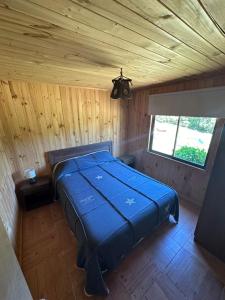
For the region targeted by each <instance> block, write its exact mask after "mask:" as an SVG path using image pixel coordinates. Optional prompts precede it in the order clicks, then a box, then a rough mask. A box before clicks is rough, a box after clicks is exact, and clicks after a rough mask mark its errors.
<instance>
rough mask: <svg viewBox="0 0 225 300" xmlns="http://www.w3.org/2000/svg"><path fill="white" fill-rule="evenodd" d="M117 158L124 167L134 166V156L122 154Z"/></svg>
mask: <svg viewBox="0 0 225 300" xmlns="http://www.w3.org/2000/svg"><path fill="white" fill-rule="evenodd" d="M117 158H118V159H119V160H121V161H122V162H123V163H124V164H125V165H127V166H129V167H132V168H134V164H135V156H134V155H130V154H124V155H121V156H119V157H117Z"/></svg>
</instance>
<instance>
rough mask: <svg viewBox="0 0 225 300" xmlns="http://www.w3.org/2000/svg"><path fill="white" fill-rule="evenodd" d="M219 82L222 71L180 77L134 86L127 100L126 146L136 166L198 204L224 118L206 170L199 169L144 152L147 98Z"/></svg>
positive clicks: (222, 80) (224, 80)
mask: <svg viewBox="0 0 225 300" xmlns="http://www.w3.org/2000/svg"><path fill="white" fill-rule="evenodd" d="M222 85H225V76H221V75H219V76H211V77H204V78H202V79H192V80H188V81H180V82H176V83H170V84H166V85H161V86H160V85H158V86H152V87H148V88H145V89H139V90H136V91H135V92H134V99H133V100H132V101H129V106H128V107H129V108H128V111H129V117H128V150H129V152H130V153H133V154H134V155H135V156H136V160H137V167H138V169H140V170H141V171H143V172H145V173H147V174H149V175H151V176H153V177H155V178H157V179H159V180H161V181H163V182H165V183H167V184H169V185H171V186H173V187H174V188H175V189H176V190H177V191H178V192H179V194H180V195H181V196H182V197H183V198H185V199H187V200H189V201H192V202H194V203H196V204H197V205H201V203H202V201H203V199H204V195H205V191H206V188H207V183H208V179H209V176H210V172H211V169H212V166H213V161H214V158H215V154H216V150H217V147H218V143H219V139H220V134H221V130H222V127H223V125H224V123H225V122H224V120H223V119H221V120H219V122H218V123H217V127H216V132H215V135H214V137H213V140H212V146H211V149H210V152H209V159H208V164H207V168H206V170H201V169H198V168H195V167H192V166H189V165H186V164H183V163H180V162H176V161H174V160H171V159H168V158H164V157H162V156H159V155H156V154H153V153H148V152H147V144H148V135H149V123H150V117H149V116H148V114H147V111H148V99H149V95H150V94H156V93H164V92H175V91H182V90H191V89H198V88H206V87H214V86H222ZM212 101H213V99H212Z"/></svg>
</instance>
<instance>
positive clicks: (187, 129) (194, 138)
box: [174, 117, 216, 166]
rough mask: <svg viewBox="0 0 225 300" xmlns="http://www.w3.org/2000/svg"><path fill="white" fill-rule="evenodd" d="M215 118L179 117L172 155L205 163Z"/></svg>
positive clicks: (193, 161) (202, 164) (201, 163)
mask: <svg viewBox="0 0 225 300" xmlns="http://www.w3.org/2000/svg"><path fill="white" fill-rule="evenodd" d="M215 122H216V119H215V118H198V117H180V123H179V128H178V134H177V141H176V146H175V152H174V157H177V158H180V159H183V160H186V161H189V162H192V163H195V164H199V165H201V166H204V165H205V161H206V157H207V153H208V150H209V145H210V142H211V139H212V134H213V130H214V126H215Z"/></svg>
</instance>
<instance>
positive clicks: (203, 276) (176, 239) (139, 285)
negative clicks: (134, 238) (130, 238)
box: [22, 202, 225, 300]
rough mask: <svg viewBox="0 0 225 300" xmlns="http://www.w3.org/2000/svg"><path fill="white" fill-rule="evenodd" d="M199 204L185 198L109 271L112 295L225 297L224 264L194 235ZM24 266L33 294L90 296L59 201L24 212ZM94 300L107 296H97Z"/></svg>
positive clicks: (115, 298)
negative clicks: (175, 216)
mask: <svg viewBox="0 0 225 300" xmlns="http://www.w3.org/2000/svg"><path fill="white" fill-rule="evenodd" d="M198 213H199V212H198V210H197V209H196V208H195V207H194V206H193V205H191V204H187V203H183V202H182V203H181V206H180V221H179V224H178V225H175V224H173V223H169V222H166V223H165V224H163V225H162V226H160V228H158V229H157V230H156V231H155V232H154V233H153V234H152V235H151V236H150V237H149V238H147V239H145V240H144V241H143V242H142V243H141V244H140V245H138V246H137V248H136V249H134V250H133V251H132V252H131V253H130V254H129V256H128V257H126V258H125V259H124V261H123V262H122V263H121V264H120V265H119V267H118V268H117V269H116V270H115V271H113V272H110V273H108V274H105V279H106V282H107V284H108V286H109V288H110V294H109V296H108V297H107V299H110V300H120V299H121V300H127V299H131V300H139V299H144V300H175V299H176V300H178V299H179V300H182V299H193V300H198V299H204V300H217V299H218V300H225V264H223V263H222V262H221V261H219V260H218V259H216V258H215V257H214V256H212V255H211V254H209V253H208V252H207V251H206V250H204V249H203V248H201V247H200V246H199V245H197V244H196V243H195V242H194V241H193V234H194V229H195V225H196V222H197V217H198ZM22 248H23V251H22V269H23V272H24V274H25V278H26V280H27V282H28V285H29V287H30V290H31V293H32V296H33V298H34V300H38V299H41V298H43V299H48V300H64V299H65V300H70V299H79V300H85V299H88V298H87V297H86V296H85V295H84V293H83V287H84V282H85V273H84V272H83V271H82V270H79V269H77V267H76V253H77V245H76V240H75V238H74V236H73V234H72V232H71V231H70V230H69V227H68V225H67V222H66V220H65V218H64V215H63V213H62V210H61V207H60V206H59V204H58V203H53V204H50V205H48V206H43V207H41V208H38V209H36V210H32V211H29V212H25V213H24V214H23V245H22ZM92 299H93V300H95V299H96V300H97V299H102V298H101V297H92Z"/></svg>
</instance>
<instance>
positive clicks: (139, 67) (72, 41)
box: [0, 0, 225, 88]
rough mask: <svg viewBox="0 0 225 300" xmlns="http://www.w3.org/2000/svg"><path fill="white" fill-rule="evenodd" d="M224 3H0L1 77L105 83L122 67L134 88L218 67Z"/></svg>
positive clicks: (222, 56) (224, 60) (223, 58)
mask: <svg viewBox="0 0 225 300" xmlns="http://www.w3.org/2000/svg"><path fill="white" fill-rule="evenodd" d="M211 2H212V1H211ZM220 7H221V9H220ZM223 7H224V4H223V0H216V1H213V2H212V3H207V1H198V0H190V1H178V0H176V1H172V0H170V1H166V0H160V1H158V0H151V1H148V0H139V1H138V3H137V1H135V0H132V1H130V0H117V1H114V0H108V1H107V6H106V5H105V1H104V0H89V1H81V0H73V1H70V0H58V1H54V0H49V1H45V0H30V1H27V0H2V1H1V3H0V65H1V68H0V78H5V79H10V80H12V79H20V80H38V81H42V82H43V81H44V82H51V83H61V84H70V85H79V86H88V87H89V86H92V87H107V88H109V87H110V86H111V79H112V78H114V77H116V76H117V75H118V72H119V68H120V67H121V66H123V68H124V72H125V74H127V76H129V77H131V78H133V82H134V85H135V86H141V85H146V84H154V83H158V82H164V81H168V80H172V79H176V78H181V77H187V76H191V75H195V74H200V73H203V72H209V71H213V70H219V69H221V68H224V64H225V53H224V47H225V40H224V36H223V35H224V28H223V21H222V19H223V15H221V11H223Z"/></svg>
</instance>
